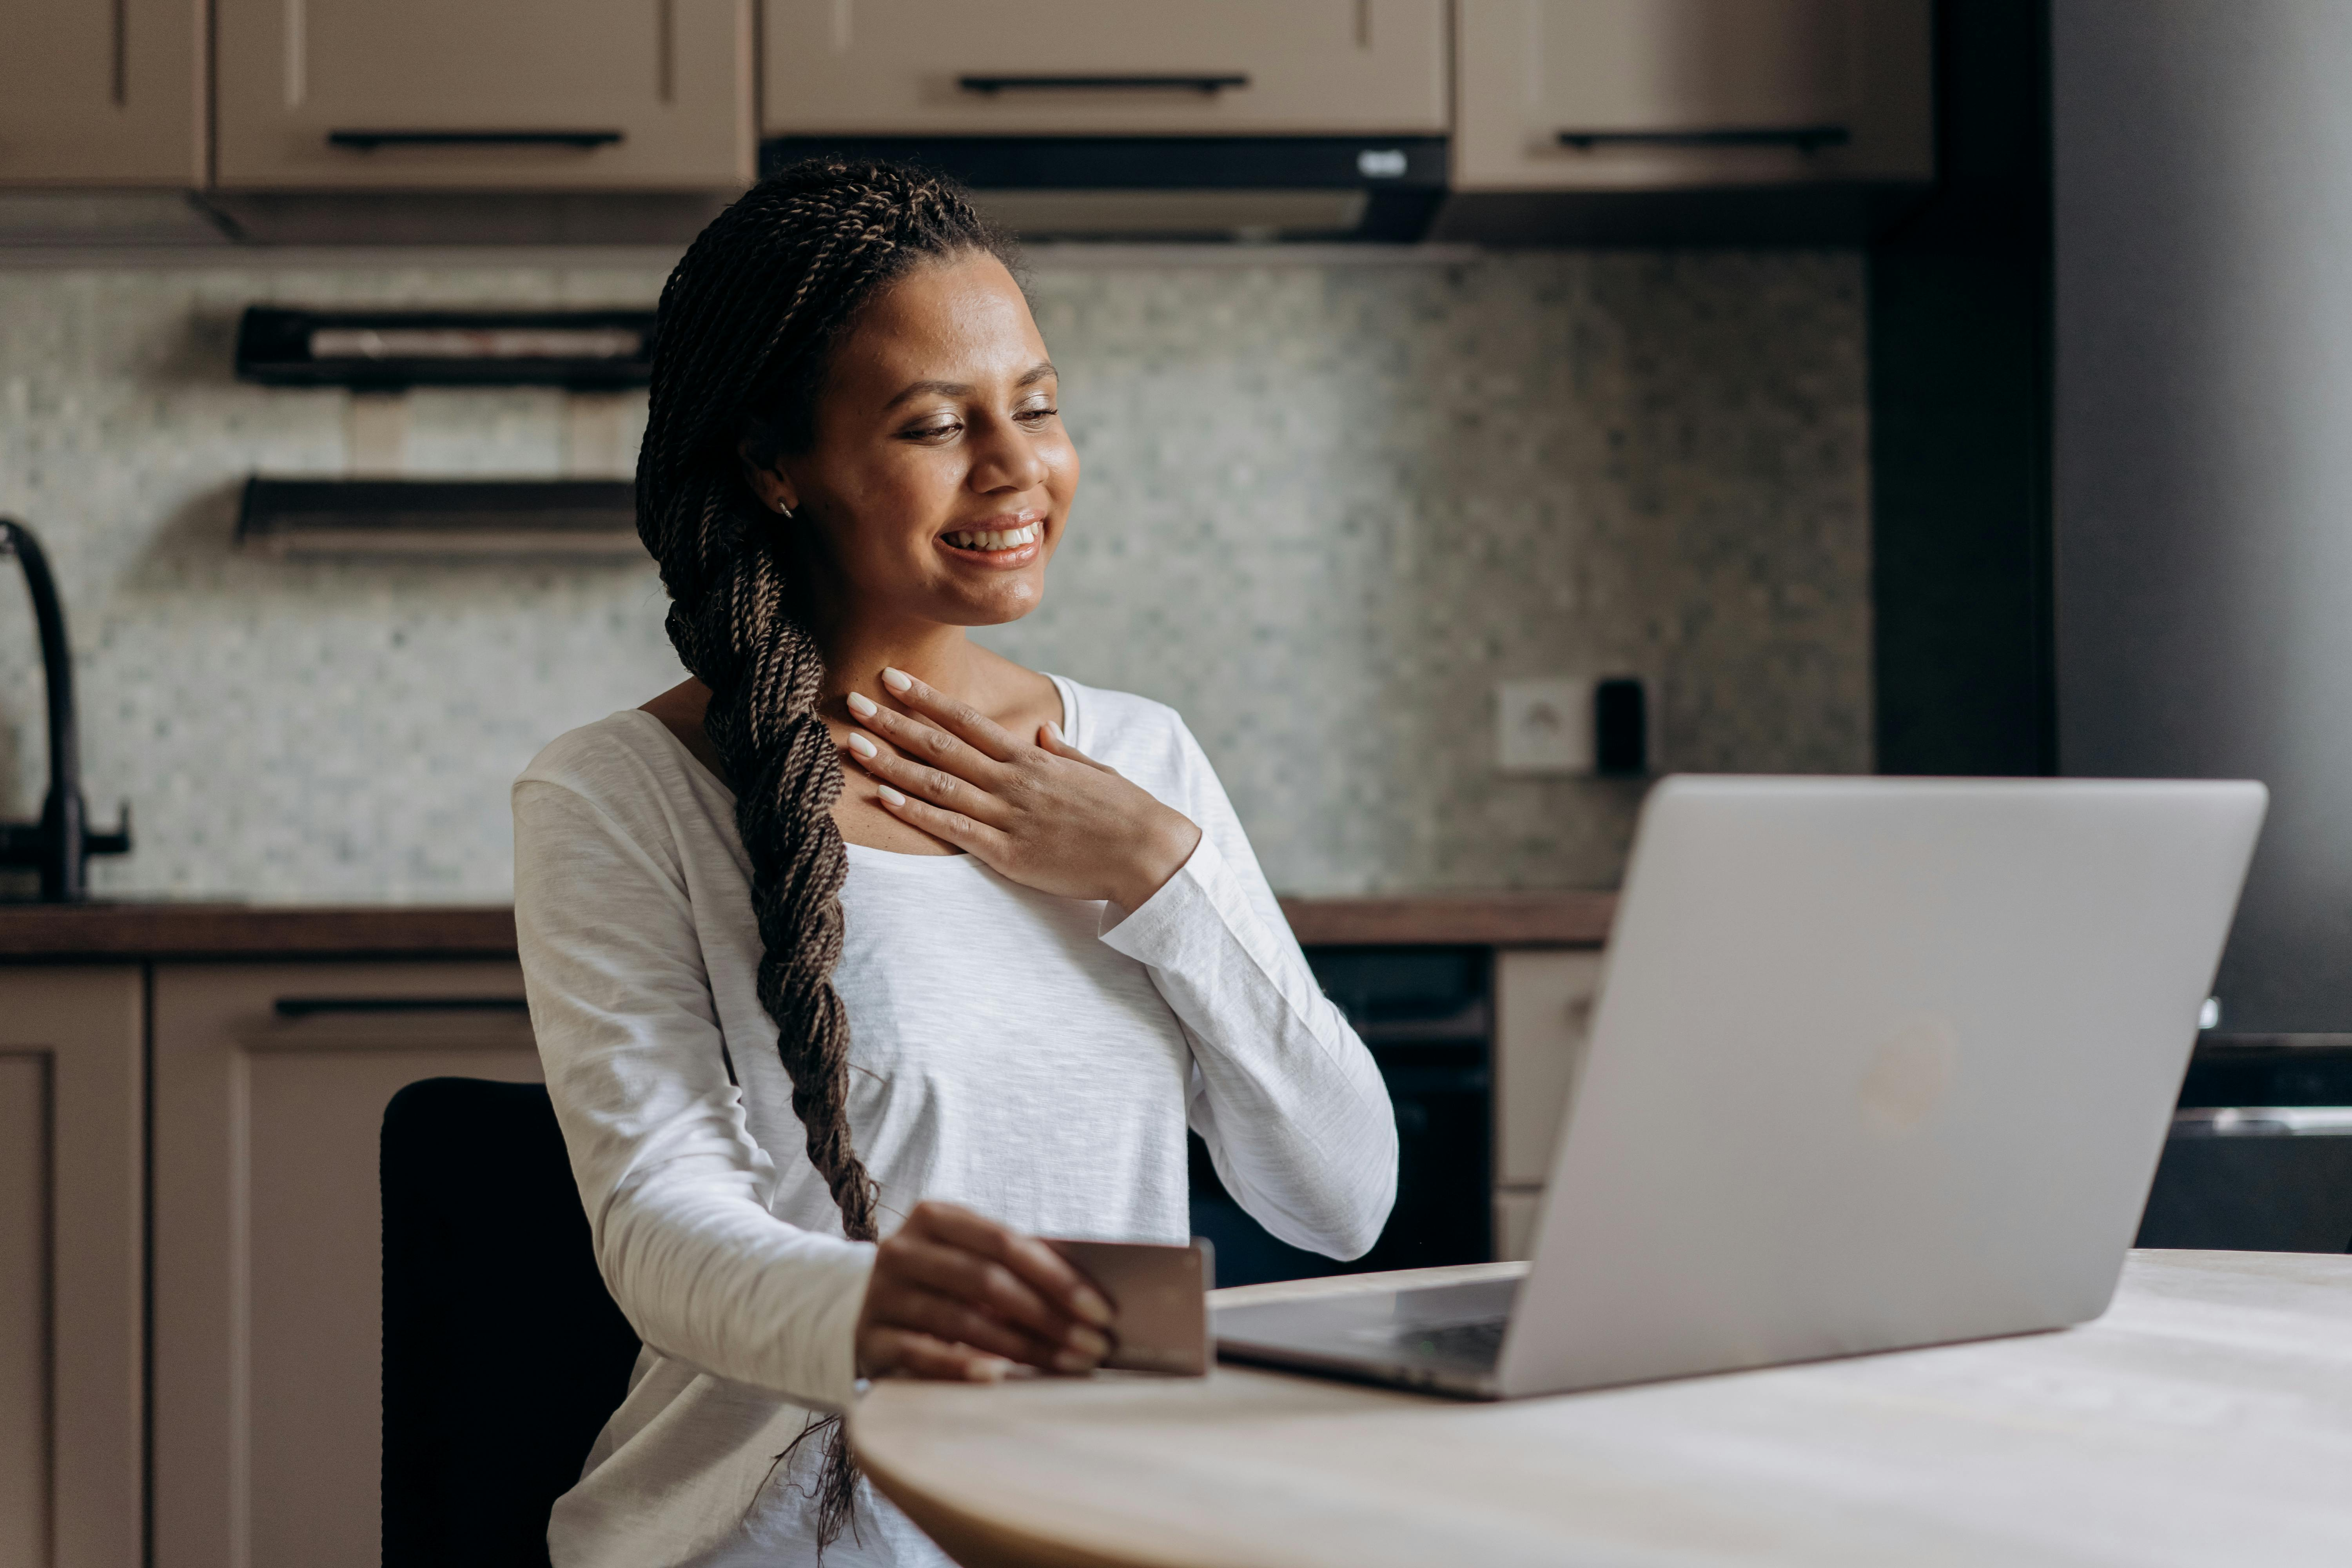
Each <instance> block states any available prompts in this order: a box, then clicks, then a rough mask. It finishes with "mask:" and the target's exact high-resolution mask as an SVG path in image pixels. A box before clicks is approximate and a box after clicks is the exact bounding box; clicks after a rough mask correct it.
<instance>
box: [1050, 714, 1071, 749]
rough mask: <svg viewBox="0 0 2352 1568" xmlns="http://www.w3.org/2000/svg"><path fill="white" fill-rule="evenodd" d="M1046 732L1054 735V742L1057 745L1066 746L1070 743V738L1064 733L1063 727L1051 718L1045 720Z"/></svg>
mask: <svg viewBox="0 0 2352 1568" xmlns="http://www.w3.org/2000/svg"><path fill="white" fill-rule="evenodd" d="M1045 733H1047V734H1048V735H1051V736H1053V737H1054V744H1055V745H1057V746H1066V745H1068V744H1069V743H1070V742H1069V740H1068V738H1067V737H1066V736H1065V735H1064V734H1063V733H1062V727H1061V726H1060V725H1059V724H1056V723H1055V722H1054V721H1052V720H1051V719H1048V720H1046V721H1045Z"/></svg>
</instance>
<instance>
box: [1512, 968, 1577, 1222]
mask: <svg viewBox="0 0 2352 1568" xmlns="http://www.w3.org/2000/svg"><path fill="white" fill-rule="evenodd" d="M1600 994H1601V955H1600V954H1599V953H1598V952H1498V953H1496V955H1495V1185H1496V1189H1497V1190H1498V1191H1507V1190H1509V1189H1513V1188H1520V1189H1525V1188H1531V1187H1540V1186H1542V1185H1543V1184H1544V1183H1545V1182H1547V1181H1549V1179H1550V1177H1551V1155H1552V1148H1553V1145H1554V1144H1556V1143H1557V1142H1559V1123H1560V1118H1561V1117H1562V1116H1563V1115H1564V1114H1565V1113H1566V1112H1567V1110H1568V1096H1569V1091H1570V1089H1573V1088H1574V1087H1575V1083H1576V1072H1577V1069H1578V1068H1580V1067H1581V1066H1582V1065H1583V1063H1584V1046H1585V1041H1586V1039H1587V1037H1588V1036H1589V1035H1590V1033H1591V1025H1592V1004H1593V1002H1594V1001H1595V1000H1596V999H1597V998H1598V997H1599V996H1600Z"/></svg>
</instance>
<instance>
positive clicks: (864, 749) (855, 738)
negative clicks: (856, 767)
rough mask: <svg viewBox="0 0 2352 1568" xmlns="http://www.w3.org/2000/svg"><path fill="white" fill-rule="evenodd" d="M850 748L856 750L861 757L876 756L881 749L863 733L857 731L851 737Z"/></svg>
mask: <svg viewBox="0 0 2352 1568" xmlns="http://www.w3.org/2000/svg"><path fill="white" fill-rule="evenodd" d="M849 749H850V750H851V751H853V752H856V753H857V754H858V755H859V756H861V757H871V756H874V755H876V754H877V752H878V751H879V748H878V747H877V746H876V745H875V744H874V742H871V741H869V740H867V739H866V737H865V736H863V735H859V734H856V733H852V734H851V736H850V737H849Z"/></svg>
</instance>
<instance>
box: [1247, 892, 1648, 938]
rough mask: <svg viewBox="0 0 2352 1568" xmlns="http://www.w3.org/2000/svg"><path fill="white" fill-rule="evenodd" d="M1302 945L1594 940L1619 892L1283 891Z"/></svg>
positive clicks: (1605, 934) (1603, 932) (1605, 933)
mask: <svg viewBox="0 0 2352 1568" xmlns="http://www.w3.org/2000/svg"><path fill="white" fill-rule="evenodd" d="M1282 912H1283V914H1284V916H1285V917H1286V918H1287V919H1288V920H1289V921H1290V929H1291V931H1293V933H1295V934H1296V935H1297V938H1298V942H1299V945H1301V946H1302V947H1423V946H1432V947H1599V946H1600V945H1601V943H1602V942H1606V941H1608V939H1609V922H1610V921H1612V920H1613V919H1614V918H1615V917H1616V913H1617V895H1616V894H1615V893H1612V892H1600V891H1591V890H1572V891H1560V892H1509V893H1384V894H1363V895H1359V896H1355V897H1349V898H1314V899H1307V898H1286V899H1284V900H1282Z"/></svg>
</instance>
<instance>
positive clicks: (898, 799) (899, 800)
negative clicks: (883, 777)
mask: <svg viewBox="0 0 2352 1568" xmlns="http://www.w3.org/2000/svg"><path fill="white" fill-rule="evenodd" d="M882 798H883V799H884V800H886V801H887V802H888V803H889V804H891V805H906V804H907V797H906V796H905V795H900V794H899V793H898V791H897V790H895V789H892V788H891V787H890V786H889V785H888V784H884V785H883V786H882Z"/></svg>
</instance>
